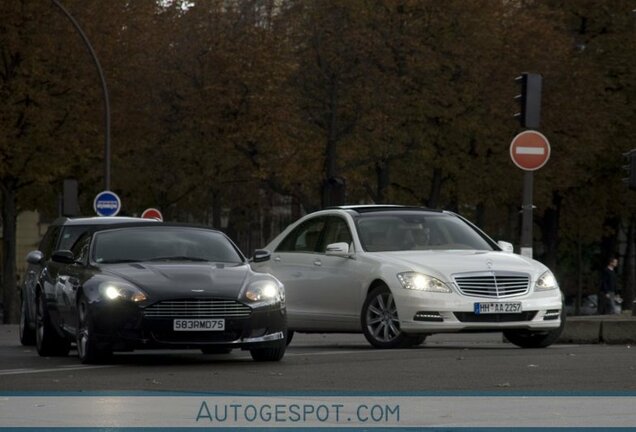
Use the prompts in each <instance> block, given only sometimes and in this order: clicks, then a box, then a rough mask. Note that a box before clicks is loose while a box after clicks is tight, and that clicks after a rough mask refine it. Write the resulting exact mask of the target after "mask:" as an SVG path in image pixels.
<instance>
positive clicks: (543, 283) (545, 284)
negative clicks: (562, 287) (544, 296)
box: [534, 270, 559, 291]
mask: <svg viewBox="0 0 636 432" xmlns="http://www.w3.org/2000/svg"><path fill="white" fill-rule="evenodd" d="M558 288H559V284H558V283H557V281H556V278H555V277H554V275H553V274H552V272H551V271H549V270H548V271H547V272H545V273H543V274H542V275H541V276H540V277H539V279H537V282H536V283H535V284H534V289H535V290H537V291H547V290H553V289H558Z"/></svg>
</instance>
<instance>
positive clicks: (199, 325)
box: [172, 318, 225, 331]
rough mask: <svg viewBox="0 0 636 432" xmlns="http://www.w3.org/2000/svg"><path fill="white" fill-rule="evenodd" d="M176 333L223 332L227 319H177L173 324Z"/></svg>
mask: <svg viewBox="0 0 636 432" xmlns="http://www.w3.org/2000/svg"><path fill="white" fill-rule="evenodd" d="M172 330H174V331H223V330H225V319H222V318H221V319H175V320H174V321H173V322H172Z"/></svg>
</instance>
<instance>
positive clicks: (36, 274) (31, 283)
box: [23, 225, 60, 321]
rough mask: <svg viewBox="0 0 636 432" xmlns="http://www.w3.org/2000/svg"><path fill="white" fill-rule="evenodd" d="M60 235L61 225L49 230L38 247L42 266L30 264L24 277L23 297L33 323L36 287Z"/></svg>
mask: <svg viewBox="0 0 636 432" xmlns="http://www.w3.org/2000/svg"><path fill="white" fill-rule="evenodd" d="M59 234H60V226H59V225H53V226H51V227H50V228H49V229H48V230H47V232H46V234H44V237H42V241H40V245H39V246H38V250H39V251H40V252H42V261H41V262H40V264H29V266H28V268H27V272H26V274H25V276H24V292H23V295H24V296H25V298H24V300H25V301H26V302H27V309H28V316H29V319H31V320H33V321H34V320H35V286H36V285H37V283H38V281H39V280H40V277H41V275H42V272H43V271H44V269H46V263H47V261H48V260H50V259H51V253H52V252H53V249H54V247H55V245H56V244H57V241H58V237H59Z"/></svg>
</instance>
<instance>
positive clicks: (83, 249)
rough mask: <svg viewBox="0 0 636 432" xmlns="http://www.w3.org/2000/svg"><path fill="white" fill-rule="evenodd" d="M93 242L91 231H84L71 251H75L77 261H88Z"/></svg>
mask: <svg viewBox="0 0 636 432" xmlns="http://www.w3.org/2000/svg"><path fill="white" fill-rule="evenodd" d="M90 244H91V236H90V234H89V233H84V234H83V235H82V236H81V237H80V238H78V239H77V241H76V242H75V244H74V245H73V247H71V252H73V256H74V257H75V260H76V261H80V262H82V263H87V262H88V252H89V249H90V248H89V246H90Z"/></svg>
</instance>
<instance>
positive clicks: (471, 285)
mask: <svg viewBox="0 0 636 432" xmlns="http://www.w3.org/2000/svg"><path fill="white" fill-rule="evenodd" d="M453 279H454V280H455V284H456V285H457V287H458V288H459V290H460V291H461V292H462V293H463V294H465V295H469V296H476V297H493V298H504V297H514V296H519V295H523V294H525V293H527V292H528V289H529V286H530V276H529V275H528V274H526V273H511V272H506V273H503V272H481V273H463V274H457V275H454V277H453Z"/></svg>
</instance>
